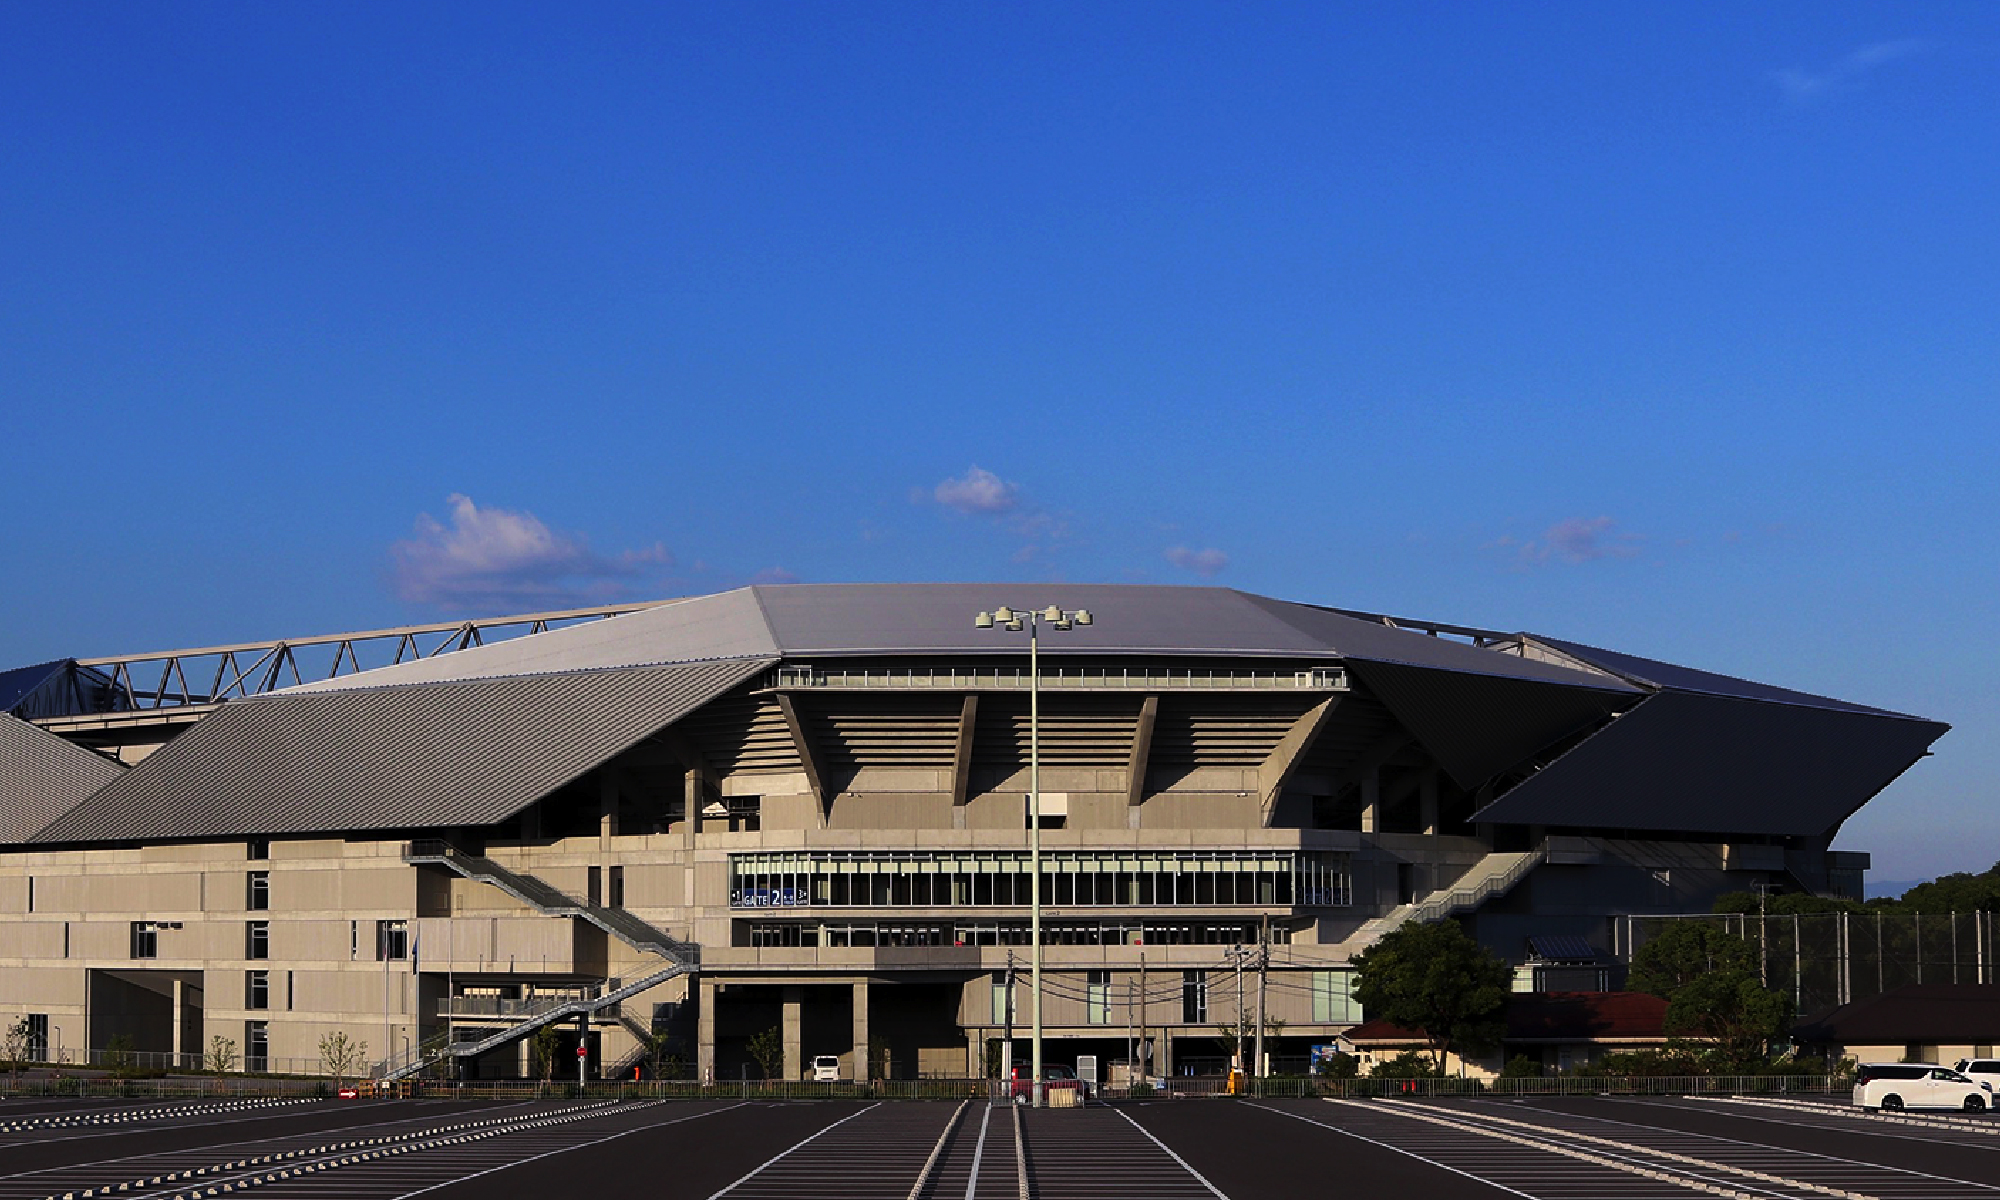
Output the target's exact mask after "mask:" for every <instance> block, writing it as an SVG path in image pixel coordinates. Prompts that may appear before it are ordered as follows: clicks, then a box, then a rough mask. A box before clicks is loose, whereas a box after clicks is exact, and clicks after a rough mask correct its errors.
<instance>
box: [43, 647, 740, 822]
mask: <svg viewBox="0 0 2000 1200" xmlns="http://www.w3.org/2000/svg"><path fill="white" fill-rule="evenodd" d="M770 664H771V660H768V659H765V660H756V659H745V660H737V661H733V662H726V663H696V664H689V665H684V666H672V667H653V668H647V669H642V670H632V671H589V672H571V673H568V674H562V675H544V676H533V677H528V678H519V679H490V680H479V681H474V682H465V683H443V684H429V685H424V686H417V687H402V688H390V689H384V690H379V691H363V692H340V693H335V694H332V695H309V696H296V695H295V696H286V697H282V698H281V697H277V696H272V697H265V698H258V699H252V700H242V701H237V702H235V703H231V704H225V705H223V706H222V707H221V708H219V709H217V710H216V712H215V714H214V715H213V716H211V717H209V718H208V719H206V720H204V721H202V722H201V723H200V724H199V725H196V726H195V727H194V728H193V729H191V730H189V731H188V732H187V733H186V734H184V735H182V736H181V737H180V738H178V739H176V740H175V741H173V742H172V743H170V744H169V745H168V746H166V747H165V748H164V749H162V750H160V751H158V752H156V753H155V754H153V755H152V756H150V757H148V758H147V759H146V760H145V761H144V762H142V763H140V764H139V765H138V766H137V767H136V768H134V769H133V770H132V771H131V772H130V773H128V774H127V775H125V776H124V777H123V778H121V779H119V780H117V781H116V782H115V783H113V784H112V785H111V786H109V787H106V788H105V789H104V790H103V791H101V792H98V793H97V794H96V795H94V796H92V797H90V798H89V799H88V800H87V801H85V802H84V803H82V804H80V805H78V806H77V807H76V808H74V809H73V810H71V811H70V812H68V813H66V814H64V815H63V816H61V817H59V818H58V819H57V820H56V821H54V822H53V823H52V824H50V825H49V826H48V827H47V828H46V829H44V830H43V831H42V833H41V834H40V836H39V837H37V838H35V839H34V840H35V841H38V842H90V841H130V840H157V839H166V838H202V837H241V836H244V835H246V834H273V833H342V832H356V831H361V830H371V829H408V828H426V827H437V826H450V825H487V824H492V823H494V822H497V821H503V820H505V819H507V818H508V817H510V816H512V815H513V814H514V813H516V812H519V811H520V810H521V809H523V808H525V807H527V806H528V805H529V804H532V803H533V802H534V801H535V800H537V799H539V798H541V797H542V796H544V795H547V794H548V793H549V792H552V791H554V790H555V789H556V788H559V787H561V786H562V785H563V784H565V783H568V782H570V781H571V780H572V779H575V778H576V777H577V776H579V775H581V774H583V773H584V772H585V771H588V770H589V769H590V768H592V767H594V766H596V765H597V764H598V763H600V762H603V761H604V760H605V759H607V758H609V757H611V756H612V755H614V754H617V753H619V752H620V751H623V750H625V749H628V748H629V747H631V746H634V745H636V744H638V743H639V742H640V741H642V740H644V739H645V738H646V737H648V736H650V735H652V734H654V733H656V732H658V731H659V730H660V729H662V728H663V727H665V726H666V725H668V724H671V723H672V722H673V721H675V720H677V719H679V718H680V717H682V716H684V715H686V714H687V713H690V712H692V711H694V710H695V709H696V708H699V707H700V706H701V705H703V704H706V703H707V702H708V701H710V700H712V699H714V698H715V697H717V696H720V695H721V694H723V693H724V692H726V691H728V690H729V689H730V688H732V687H735V686H736V685H737V684H738V683H741V682H742V681H743V680H745V679H747V678H749V677H750V676H752V675H754V674H755V673H756V672H758V671H759V670H762V669H764V668H766V667H768V666H770ZM45 736H46V735H45ZM78 753H83V751H78Z"/></svg>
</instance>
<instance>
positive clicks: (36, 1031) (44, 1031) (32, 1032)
mask: <svg viewBox="0 0 2000 1200" xmlns="http://www.w3.org/2000/svg"><path fill="white" fill-rule="evenodd" d="M28 1058H29V1059H30V1060H31V1061H33V1062H48V1061H49V1014H47V1013H29V1014H28Z"/></svg>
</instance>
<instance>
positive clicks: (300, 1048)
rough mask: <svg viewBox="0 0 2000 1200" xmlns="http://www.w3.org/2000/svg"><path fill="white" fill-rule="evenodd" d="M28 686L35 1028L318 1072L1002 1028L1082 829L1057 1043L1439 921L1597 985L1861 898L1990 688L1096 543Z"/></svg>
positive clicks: (220, 655)
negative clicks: (1669, 946)
mask: <svg viewBox="0 0 2000 1200" xmlns="http://www.w3.org/2000/svg"><path fill="white" fill-rule="evenodd" d="M1009 605H1011V606H1014V608H1015V609H1017V610H1018V611H1014V612H1005V611H1002V612H999V613H998V616H997V618H996V617H995V616H994V613H995V610H996V609H998V608H1001V606H1009ZM1084 614H1088V615H1087V617H1086V616H1085V615H1084ZM1010 617H1011V618H1012V620H1010V619H1009V618H1010ZM1031 636H1032V637H1034V638H1035V639H1036V642H1035V653H1036V654H1038V656H1039V665H1038V666H1037V667H1035V668H1034V669H1031V664H1030V637H1031ZM0 713H4V714H6V715H4V716H0V843H4V845H0V912H5V913H6V914H7V915H6V920H5V922H4V923H0V1014H6V1015H7V1019H8V1020H9V1021H12V1020H16V1019H18V1018H20V1017H26V1018H27V1020H28V1023H29V1027H30V1029H31V1030H32V1031H33V1036H34V1037H35V1039H36V1050H37V1051H38V1054H37V1056H38V1057H43V1058H48V1057H52V1056H54V1055H55V1054H56V1053H57V1052H58V1051H59V1050H61V1051H66V1052H67V1053H70V1054H72V1055H74V1056H76V1057H78V1058H84V1059H95V1060H97V1061H102V1056H103V1055H105V1054H106V1053H107V1052H116V1053H120V1054H129V1055H132V1056H136V1058H137V1059H138V1060H139V1061H146V1062H154V1063H157V1064H160V1065H195V1064H198V1063H199V1062H200V1060H201V1058H202V1055H203V1052H204V1050H205V1048H207V1047H208V1046H209V1045H210V1043H211V1042H212V1041H213V1040H214V1039H215V1038H218V1037H221V1038H226V1039H228V1040H229V1041H230V1042H232V1043H233V1044H235V1045H236V1046H238V1047H240V1052H241V1054H242V1058H243V1065H244V1066H245V1067H246V1068H247V1069H252V1070H274V1071H276V1070H301V1071H310V1070H316V1069H317V1067H316V1064H317V1061H318V1058H319V1051H318V1049H317V1047H318V1045H319V1043H320V1040H321V1038H322V1036H323V1035H326V1034H328V1033H333V1032H340V1033H345V1034H347V1035H348V1036H349V1037H351V1038H353V1039H355V1040H357V1041H365V1042H367V1043H368V1044H369V1046H370V1047H371V1048H372V1049H371V1050H370V1052H369V1057H370V1059H371V1060H373V1062H374V1066H373V1070H374V1072H375V1074H376V1075H377V1076H378V1077H381V1078H384V1079H393V1078H399V1077H406V1076H408V1075H411V1074H414V1073H417V1072H423V1071H428V1072H432V1073H434V1074H439V1075H445V1076H448V1077H457V1078H464V1079H496V1078H513V1077H521V1076H525V1075H529V1074H532V1073H535V1072H536V1071H537V1069H538V1067H540V1065H541V1064H540V1063H539V1062H537V1061H536V1060H537V1058H540V1059H544V1060H546V1059H547V1058H548V1057H549V1056H550V1054H551V1048H550V1042H551V1039H550V1038H549V1037H548V1035H547V1034H544V1033H543V1032H542V1031H544V1030H549V1031H554V1033H555V1035H556V1037H555V1039H554V1041H555V1045H554V1048H553V1053H554V1055H555V1056H556V1057H557V1058H559V1059H560V1060H561V1061H562V1063H563V1064H564V1065H563V1066H562V1068H561V1070H562V1071H564V1072H565V1073H568V1072H570V1071H572V1070H573V1068H572V1067H571V1066H569V1064H570V1063H573V1062H575V1061H577V1060H578V1059H581V1061H582V1064H583V1067H582V1069H583V1070H584V1072H585V1073H586V1074H588V1075H591V1076H596V1077H626V1078H629V1077H631V1076H632V1075H633V1073H634V1072H639V1073H642V1074H650V1073H654V1072H660V1073H677V1074H678V1073H685V1074H693V1075H696V1076H698V1077H700V1078H704V1079H735V1078H738V1077H739V1076H743V1075H745V1074H749V1075H752V1076H754V1075H756V1074H758V1073H760V1072H761V1070H762V1065H761V1063H760V1062H759V1061H758V1060H760V1059H762V1060H766V1061H771V1062H772V1063H773V1064H774V1065H773V1070H774V1071H776V1072H781V1073H782V1074H783V1075H784V1076H785V1077H788V1078H793V1079H796V1078H799V1077H800V1076H801V1074H802V1073H803V1072H805V1071H807V1070H808V1064H810V1063H812V1062H813V1060H815V1059H819V1058H835V1059H838V1061H839V1063H840V1066H839V1071H840V1075H841V1077H842V1078H850V1079H851V1078H865V1077H868V1076H871V1075H873V1076H880V1077H890V1078H908V1077H916V1076H942V1077H954V1078H962V1077H968V1076H979V1075H984V1074H988V1073H990V1071H991V1069H992V1067H993V1065H994V1064H995V1063H997V1062H998V1061H1000V1059H999V1057H998V1056H999V1055H1000V1054H1002V1053H1004V1052H1003V1051H1002V1050H1001V1049H1000V1047H1001V1045H1002V1043H1004V1042H1005V1041H1006V1040H1007V1039H1008V1038H1010V1037H1015V1038H1019V1037H1024V1036H1025V1032H1024V1031H1025V1028H1026V1022H1027V1019H1028V1018H1027V1013H1028V1011H1029V1006H1028V1004H1027V997H1026V991H1027V986H1028V983H1027V979H1028V974H1027V970H1026V967H1027V962H1028V950H1029V943H1030V925H1031V912H1030V903H1029V902H1030V891H1031V888H1030V883H1031V878H1032V876H1031V872H1030V867H1031V864H1032V863H1033V862H1035V861H1037V856H1038V860H1039V864H1040V875H1039V890H1040V898H1041V905H1042V909H1041V916H1040V920H1041V943H1042V947H1043V953H1042V957H1043V961H1044V971H1045V975H1044V985H1043V997H1042V998H1043V1019H1044V1023H1045V1026H1046V1034H1047V1038H1048V1047H1049V1049H1048V1054H1049V1058H1050V1060H1051V1061H1053V1062H1058V1063H1075V1062H1077V1061H1078V1060H1079V1059H1085V1058H1087V1057H1088V1058H1094V1059H1095V1060H1096V1061H1098V1062H1100V1063H1105V1064H1110V1063H1118V1062H1123V1063H1136V1064H1138V1065H1139V1069H1144V1070H1148V1071H1151V1072H1154V1073H1161V1074H1168V1073H1175V1072H1183V1071H1211V1070H1217V1069H1219V1068H1220V1064H1221V1062H1222V1060H1223V1059H1224V1058H1226V1057H1227V1055H1228V1054H1229V1053H1231V1050H1232V1045H1233V1043H1234V1042H1235V1040H1236V1039H1237V1038H1238V1037H1239V1036H1243V1035H1244V1034H1245V1032H1246V1031H1254V1036H1255V1038H1256V1040H1257V1043H1258V1044H1259V1045H1260V1046H1261V1053H1262V1055H1263V1057H1262V1059H1261V1062H1262V1063H1263V1064H1264V1066H1265V1067H1266V1068H1276V1069H1287V1068H1289V1069H1298V1064H1302V1063H1303V1062H1304V1060H1305V1059H1306V1056H1307V1054H1308V1052H1309V1049H1310V1047H1312V1046H1314V1045H1320V1044H1326V1043H1329V1042H1331V1041H1333V1039H1334V1038H1335V1037H1336V1036H1337V1035H1338V1034H1340V1033H1341V1032H1342V1031H1343V1030H1345V1029H1348V1028H1350V1027H1352V1026H1354V1025H1356V1024H1357V1023H1359V1022H1360V1021H1361V1019H1362V1015H1363V1014H1362V1013H1361V1012H1360V1011H1359V1008H1358V1006H1357V1005H1356V1004H1355V1003H1354V1001H1353V998H1352V987H1351V963H1352V960H1353V958H1354V957H1355V956H1356V955H1358V954H1359V953H1360V952H1361V951H1362V950H1364V949H1365V948H1366V947H1368V946H1369V945H1370V944H1372V943H1373V942H1374V941H1375V940H1376V939H1377V938H1379V937H1381V936H1382V935H1383V934H1385V933H1386V932H1388V931H1389V930H1392V929H1394V928H1396V927H1397V926H1398V925H1400V924H1403V923H1405V922H1408V921H1429V920H1442V919H1446V918H1454V919H1458V920H1460V921H1461V922H1463V923H1464V925H1465V926H1466V928H1467V929H1468V930H1469V931H1470V932H1471V933H1472V934H1473V935H1474V936H1475V937H1477V938H1478V939H1479V940H1480V941H1481V942H1482V943H1484V944H1485V945H1486V946H1488V947H1489V948H1491V949H1492V950H1494V951H1495V952H1497V953H1498V954H1500V955H1501V956H1502V957H1504V958H1505V959H1506V960H1507V961H1508V962H1510V963H1512V964H1514V965H1515V967H1516V974H1517V987H1518V988H1519V989H1520V990H1523V991H1555V990H1583V991H1589V990H1604V989H1606V988H1609V987H1615V986H1616V985H1617V981H1618V976H1619V973H1620V959H1621V956H1622V955H1624V954H1626V953H1628V952H1629V947H1627V946H1623V945H1621V944H1620V937H1621V935H1620V932H1619V930H1620V924H1619V918H1621V917H1623V916H1626V915H1629V914H1647V913H1679V912H1690V911H1700V910H1703V909H1705V908H1706V907H1707V906H1708V904H1709V903H1710V901H1711V900H1712V899H1713V898H1714V897H1715V896H1716V895H1718V894H1720V893H1722V892H1725V891H1738V890H1744V889H1748V888H1752V887H1762V888H1767V889H1776V890H1782V891H1802V892H1810V893H1817V894H1824V895H1840V896H1858V895H1860V894H1861V890H1862V878H1863V872H1864V870H1865V869H1866V867H1867V865H1868V859H1867V856H1866V855H1865V854H1859V853H1853V852H1840V851H1835V850H1832V849H1831V848H1830V847H1831V843H1832V841H1833V839H1834V836H1835V834H1836V833H1837V832H1838V831H1839V829H1840V827H1841V825H1842V823H1843V822H1844V821H1845V820H1846V819H1847V818H1848V817H1850V816H1851V815H1853V813H1854V812H1855V811H1856V810H1858V809H1859V808H1860V807H1861V806H1862V805H1863V804H1865V803H1867V802H1868V800H1869V799H1871V798H1872V797H1873V796H1875V795H1876V794H1877V793H1879V792H1880V791H1881V790H1882V789H1883V788H1884V787H1886V786H1887V785H1888V784H1889V783H1890V782H1892V781H1893V780H1895V779H1896V778H1897V777H1898V776H1899V775H1900V774H1901V773H1902V772H1903V771H1905V770H1907V769H1908V768H1909V767H1910V766H1911V765H1912V764H1913V763H1915V762H1916V761H1917V760H1918V759H1920V758H1921V757H1923V756H1924V755H1925V754H1926V753H1928V751H1929V747H1930V746H1931V744H1932V743H1933V742H1934V741H1936V739H1937V738H1939V737H1940V736H1941V735H1942V734H1943V733H1944V732H1945V731H1946V728H1947V727H1946V726H1945V725H1942V724H1939V723H1937V722H1934V721H1930V720H1925V719H1922V718H1918V717H1913V716H1908V715H1904V714H1900V713H1894V712H1888V711H1884V710H1881V709H1876V708H1870V707H1866V706H1864V705H1861V704H1856V703H1849V702H1845V701H1840V700H1833V699H1827V698H1824V697H1819V696H1813V695H1806V694H1803V693H1800V692H1794V691H1788V690H1785V689H1782V688H1778V687H1772V686H1767V685H1763V684H1758V683H1752V682H1748V681H1745V680H1742V679H1737V678H1733V677H1729V676H1725V675H1719V674H1711V673H1708V672H1705V671H1699V670H1693V669H1689V668H1686V667H1680V666H1674V665H1670V664H1667V663H1662V662H1656V661H1651V660H1648V659H1644V658H1640V657H1635V656H1633V655H1629V654H1624V653H1618V652H1614V651H1609V650H1601V649H1597V648H1594V647H1590V646H1585V645H1581V644H1577V643H1574V642H1571V641H1566V640H1563V639H1559V638H1554V637H1546V636H1542V635H1538V634H1531V633H1521V632H1503V631H1495V630H1485V629H1475V628H1469V627H1463V626H1454V625H1445V624H1438V623H1435V622H1429V621H1417V620H1406V619H1401V618H1391V617H1387V616H1382V615H1378V614H1370V613H1361V612H1352V611H1346V610H1340V609H1333V608H1327V607H1321V606H1317V605H1311V604H1301V603H1293V602H1288V601H1281V600H1275V599H1270V598H1266V597H1262V596H1256V595H1250V594H1246V593H1243V592H1238V591H1234V590H1229V589H1223V588H1203V587H1162V586H1140V585H1103V586H1086V585H1070V584H1034V585H1017V584H996V585H973V584H882V585H875V584H849V585H804V584H793V585H784V586H770V587H751V588H744V589H740V590H736V591H731V592H725V593H720V594H716V595H709V596H700V597H694V598H689V599H680V600H672V601H665V602H660V603H653V604H637V605H628V606H622V607H613V608H602V609H591V610H569V611H565V612H558V613H536V614H527V615H522V616H509V617H502V618H496V619H492V620H483V621H467V622H450V623H441V624H435V625H428V626H410V627H404V628H400V629H389V630H371V631H362V632H354V633H344V634H330V635H318V636H313V637H305V638H297V639H290V640H276V641H268V642H251V643H242V644H237V645H231V646H212V647H201V648H192V649H184V650H174V651H165V652H149V653H144V654H130V655H124V656H118V657H109V658H68V659H61V660H57V661H54V662H48V663H41V664H36V665H33V666H26V667H21V668H18V669H15V670H11V671H7V672H0ZM1031 793H1032V794H1033V795H1034V796H1035V797H1036V799H1035V800H1034V801H1032V802H1031V800H1030V795H1031ZM1031 809H1032V810H1033V813H1034V815H1033V818H1032V820H1031ZM1031 824H1032V825H1033V826H1034V828H1032V829H1031V828H1030V825H1031ZM1036 838H1038V839H1039V849H1038V852H1036V851H1032V850H1031V840H1032V839H1036ZM760 1043H761V1045H760ZM537 1044H539V1045H540V1046H541V1049H540V1050H539V1051H536V1050H535V1049H534V1047H535V1046H536V1045H537ZM773 1047H775V1048H776V1050H775V1053H776V1057H775V1058H773V1053H774V1051H773V1050H772V1048H773ZM760 1051H761V1053H760ZM753 1063H754V1064H757V1065H753Z"/></svg>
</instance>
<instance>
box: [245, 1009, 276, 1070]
mask: <svg viewBox="0 0 2000 1200" xmlns="http://www.w3.org/2000/svg"><path fill="white" fill-rule="evenodd" d="M243 1069H244V1070H246V1071H268V1070H270V1069H271V1026H270V1023H269V1022H267V1021H245V1022H244V1023H243Z"/></svg>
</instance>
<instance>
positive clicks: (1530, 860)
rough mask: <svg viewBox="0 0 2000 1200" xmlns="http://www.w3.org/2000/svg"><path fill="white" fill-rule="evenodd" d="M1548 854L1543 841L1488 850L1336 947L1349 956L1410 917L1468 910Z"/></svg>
mask: <svg viewBox="0 0 2000 1200" xmlns="http://www.w3.org/2000/svg"><path fill="white" fill-rule="evenodd" d="M1548 855H1549V852H1548V846H1547V844H1546V843H1545V844H1543V845H1540V846H1537V847H1535V848H1534V849H1533V850H1527V851H1509V852H1495V853H1493V854H1489V855H1487V856H1486V857H1484V858H1482V859H1480V860H1479V861H1478V862H1477V863H1475V864H1473V867H1472V869H1471V870H1469V871H1467V872H1466V873H1465V874H1464V875H1462V876H1460V877H1459V879H1458V880H1457V881H1456V882H1455V883H1453V884H1452V885H1451V886H1450V887H1447V888H1440V889H1438V890H1437V891H1435V892H1432V893H1431V894H1430V895H1428V896H1425V897H1424V898H1423V899H1421V900H1418V901H1416V902H1414V903H1411V904H1399V905H1397V906H1396V907H1395V908H1392V909H1390V910H1389V911H1388V912H1386V913H1384V914H1382V915H1381V916H1379V917H1376V918H1374V919H1373V920H1370V921H1367V922H1365V923H1363V924H1362V926H1361V928H1359V929H1357V930H1355V931H1354V932H1353V933H1351V934H1349V935H1348V936H1347V939H1346V940H1345V941H1343V942H1341V943H1340V949H1341V950H1343V951H1345V952H1346V954H1347V957H1348V958H1350V959H1351V958H1353V957H1354V956H1355V955H1357V954H1359V953H1361V952H1362V951H1363V950H1366V949H1367V948H1368V947H1370V946H1372V945H1374V944H1375V943H1376V942H1378V941H1380V940H1381V939H1382V938H1383V937H1384V936H1385V935H1387V934H1388V933H1390V932H1392V931H1394V930H1396V929H1399V928H1401V927H1402V926H1404V925H1407V924H1409V923H1410V922H1411V921H1442V920H1444V919H1445V918H1446V917H1454V916H1457V915H1458V914H1459V913H1466V912H1471V911H1472V910H1474V909H1476V908H1478V907H1479V906H1480V905H1482V904H1484V903H1486V902H1487V901H1488V900H1491V899H1493V898H1494V897H1495V896H1504V895H1506V894H1507V893H1508V892H1510V891H1512V890H1513V888H1514V885H1515V884H1517V883H1519V882H1521V880H1523V879H1525V878H1527V876H1528V872H1530V871H1532V870H1534V869H1535V868H1536V867H1538V866H1541V865H1542V863H1543V862H1545V861H1547V859H1548Z"/></svg>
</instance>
